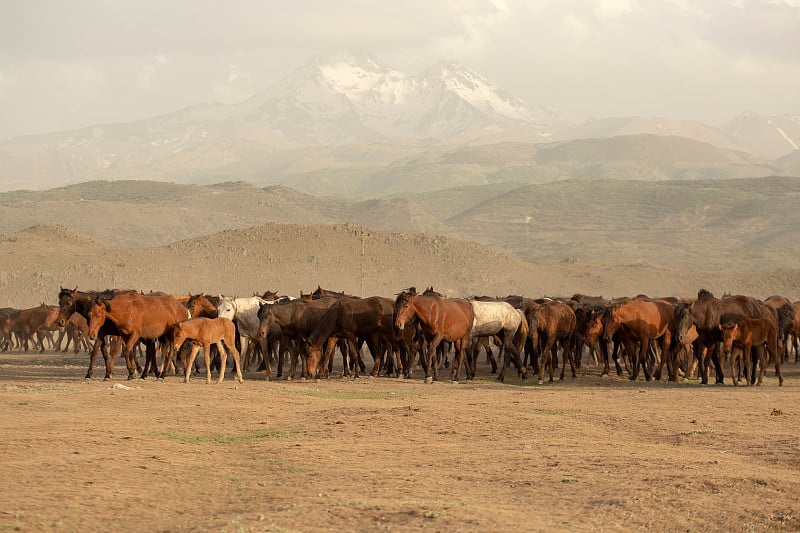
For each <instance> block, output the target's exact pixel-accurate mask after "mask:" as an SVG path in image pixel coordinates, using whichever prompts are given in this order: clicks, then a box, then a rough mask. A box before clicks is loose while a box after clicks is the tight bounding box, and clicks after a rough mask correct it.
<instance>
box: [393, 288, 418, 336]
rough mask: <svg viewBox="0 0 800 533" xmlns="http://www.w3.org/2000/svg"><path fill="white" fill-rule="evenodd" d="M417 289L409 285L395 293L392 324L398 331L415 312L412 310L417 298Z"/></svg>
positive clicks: (401, 329)
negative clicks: (407, 287)
mask: <svg viewBox="0 0 800 533" xmlns="http://www.w3.org/2000/svg"><path fill="white" fill-rule="evenodd" d="M417 296H418V295H417V289H415V288H414V287H411V288H409V289H406V290H404V291H403V292H401V293H399V294H398V295H397V299H396V300H395V301H394V325H395V326H396V327H397V329H399V330H400V331H403V328H404V327H405V326H406V324H407V323H408V322H409V321H410V320H411V319H412V318H413V317H414V315H415V314H416V312H415V310H414V303H415V302H416V300H417Z"/></svg>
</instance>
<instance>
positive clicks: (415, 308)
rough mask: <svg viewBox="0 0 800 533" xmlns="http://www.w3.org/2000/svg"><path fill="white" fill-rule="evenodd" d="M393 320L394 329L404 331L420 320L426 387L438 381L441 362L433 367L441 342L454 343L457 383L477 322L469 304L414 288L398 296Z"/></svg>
mask: <svg viewBox="0 0 800 533" xmlns="http://www.w3.org/2000/svg"><path fill="white" fill-rule="evenodd" d="M394 316H395V326H396V327H397V328H398V329H399V330H401V331H402V330H403V329H404V328H405V326H406V324H407V323H408V321H409V320H410V319H411V318H412V317H416V318H417V319H418V320H419V326H420V327H421V328H422V333H423V335H424V336H425V340H426V341H427V342H428V350H427V353H426V354H425V382H426V383H432V382H433V380H434V379H436V380H438V379H439V365H438V362H437V364H435V365H432V363H433V359H434V355H435V353H436V348H437V347H438V346H439V344H440V343H441V342H442V341H450V342H453V343H455V348H456V353H457V356H456V357H455V359H454V361H453V369H452V374H453V376H452V379H453V381H454V382H457V381H458V374H459V371H460V369H461V363H462V362H463V361H464V355H465V352H466V349H467V345H468V343H469V334H470V331H471V330H472V325H473V323H474V319H475V312H474V311H473V309H472V305H471V304H470V302H469V301H468V300H464V299H462V298H452V299H448V298H441V297H439V296H435V295H424V294H422V295H421V294H417V291H416V289H415V288H413V287H411V288H409V289H407V290H405V291H402V292H401V293H399V294H398V295H397V299H396V300H395V302H394ZM431 370H433V376H431Z"/></svg>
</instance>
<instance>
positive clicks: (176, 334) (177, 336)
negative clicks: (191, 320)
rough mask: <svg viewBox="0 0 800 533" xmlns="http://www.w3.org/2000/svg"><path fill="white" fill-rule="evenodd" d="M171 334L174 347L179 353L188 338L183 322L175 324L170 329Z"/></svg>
mask: <svg viewBox="0 0 800 533" xmlns="http://www.w3.org/2000/svg"><path fill="white" fill-rule="evenodd" d="M170 335H171V336H172V348H173V350H174V351H175V352H176V353H178V351H179V350H180V349H181V346H182V345H183V341H185V340H186V330H185V329H183V323H181V322H178V323H177V324H175V325H173V326H172V328H171V329H170Z"/></svg>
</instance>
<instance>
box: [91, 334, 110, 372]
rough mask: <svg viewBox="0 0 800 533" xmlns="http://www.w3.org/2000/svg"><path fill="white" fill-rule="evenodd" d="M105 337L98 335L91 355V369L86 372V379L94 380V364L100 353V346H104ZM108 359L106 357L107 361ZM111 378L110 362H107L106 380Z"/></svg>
mask: <svg viewBox="0 0 800 533" xmlns="http://www.w3.org/2000/svg"><path fill="white" fill-rule="evenodd" d="M103 342H104V341H103V336H101V335H98V336H97V339H95V341H94V345H93V346H92V351H91V353H90V354H89V369H88V370H87V371H86V379H92V374H93V373H94V362H95V360H96V359H97V354H98V353H99V352H100V346H101V344H103ZM107 359H108V357H106V360H107ZM109 378H111V375H110V373H109V372H108V361H106V377H105V379H109Z"/></svg>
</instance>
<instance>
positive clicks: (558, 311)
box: [526, 300, 577, 385]
mask: <svg viewBox="0 0 800 533" xmlns="http://www.w3.org/2000/svg"><path fill="white" fill-rule="evenodd" d="M526 317H527V319H528V329H529V331H530V333H529V334H530V335H531V336H532V339H533V346H534V349H535V352H536V353H538V354H540V355H541V364H540V365H539V384H540V385H541V384H542V383H544V369H545V367H547V369H548V372H549V376H550V382H552V381H553V368H554V366H555V361H557V360H558V359H557V358H558V348H559V347H561V350H562V354H563V359H564V360H563V361H562V364H561V376H560V377H559V379H561V380H563V379H564V372H565V370H566V367H567V362H569V365H570V370H571V371H572V377H576V376H577V374H576V373H575V359H574V356H573V353H572V347H573V343H572V336H573V334H574V332H575V312H574V311H573V310H572V308H571V307H570V306H569V305H567V304H565V303H563V302H559V301H555V300H553V301H548V302H545V303H542V304H538V305H536V306H533V307H531V308H530V309H529V311H528V313H526Z"/></svg>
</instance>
